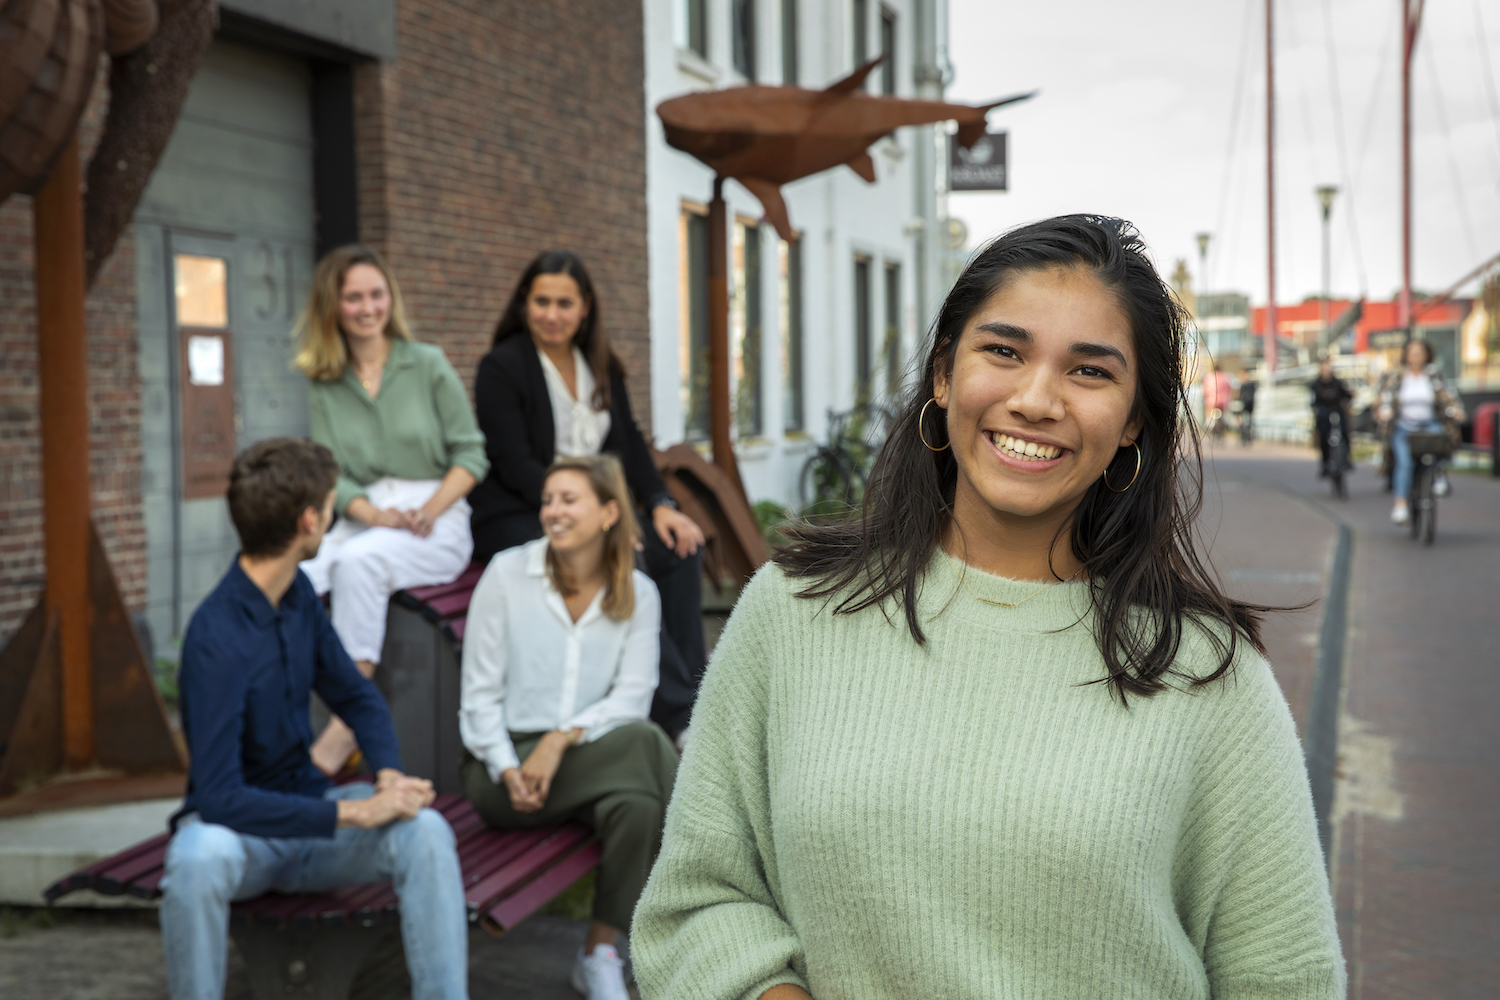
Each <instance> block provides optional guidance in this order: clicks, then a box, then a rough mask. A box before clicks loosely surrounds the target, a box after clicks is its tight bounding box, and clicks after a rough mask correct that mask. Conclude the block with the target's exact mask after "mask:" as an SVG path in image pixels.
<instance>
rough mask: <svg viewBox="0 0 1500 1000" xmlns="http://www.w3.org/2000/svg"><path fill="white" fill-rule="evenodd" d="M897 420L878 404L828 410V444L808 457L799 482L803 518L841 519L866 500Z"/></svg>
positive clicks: (863, 404)
mask: <svg viewBox="0 0 1500 1000" xmlns="http://www.w3.org/2000/svg"><path fill="white" fill-rule="evenodd" d="M894 421H895V416H894V414H892V412H891V411H890V410H888V409H886V408H885V407H883V406H881V405H879V404H878V403H861V404H859V405H858V406H856V407H854V409H852V410H849V411H848V412H845V413H836V412H834V411H833V410H831V409H830V410H829V411H828V443H827V444H823V445H819V446H818V449H817V451H814V452H813V453H812V454H811V455H810V456H808V459H807V461H806V462H805V463H803V466H802V474H801V476H800V477H799V478H798V482H797V492H798V500H799V501H800V502H801V504H802V513H803V516H805V517H841V516H843V515H845V514H847V513H849V512H850V511H852V510H854V509H855V508H857V507H858V506H859V505H860V503H861V502H863V501H864V497H865V482H866V481H867V480H868V479H869V476H870V470H871V468H873V467H874V465H875V456H876V455H877V454H879V453H880V446H881V445H882V444H884V443H885V437H886V434H887V433H888V432H889V431H890V427H891V424H892V423H893V422H894Z"/></svg>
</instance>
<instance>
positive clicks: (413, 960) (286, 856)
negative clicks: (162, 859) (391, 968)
mask: <svg viewBox="0 0 1500 1000" xmlns="http://www.w3.org/2000/svg"><path fill="white" fill-rule="evenodd" d="M374 792H375V789H374V788H373V786H371V785H368V784H362V783H361V784H352V785H344V786H343V787H340V788H334V789H330V790H329V792H328V795H327V797H328V798H330V799H363V798H368V797H369V796H371V795H373V794H374ZM387 878H388V879H391V880H392V881H393V882H394V883H395V888H396V895H397V896H399V897H400V899H401V937H402V939H403V941H404V942H405V944H406V963H407V967H408V968H409V970H410V972H411V981H412V997H413V1000H464V998H466V997H467V996H468V980H469V961H468V949H469V927H468V915H467V911H466V908H465V905H464V889H463V877H462V876H461V875H460V874H459V870H458V854H457V853H456V851H455V849H454V840H453V830H452V829H451V828H450V827H449V826H448V821H447V820H445V819H443V817H442V814H441V813H438V812H436V811H434V810H432V809H423V810H422V812H421V813H419V814H418V815H417V817H416V819H411V820H399V821H397V822H394V823H389V824H387V825H386V826H383V827H379V828H378V829H374V830H358V829H354V828H352V827H345V828H342V829H340V830H338V831H337V832H336V833H335V834H334V836H333V839H331V840H323V839H321V838H316V837H298V838H268V837H252V836H249V835H247V834H243V833H236V832H235V831H233V830H231V829H229V828H228V827H226V826H218V825H216V824H214V823H205V822H203V821H202V820H201V819H199V817H198V815H197V814H196V813H193V814H190V815H188V816H185V817H183V819H182V821H181V822H180V823H179V824H178V826H177V833H176V834H175V835H173V837H172V842H171V844H170V845H169V846H168V847H167V860H166V874H165V876H164V877H163V879H162V883H161V888H162V903H161V930H162V943H163V945H164V946H165V949H166V957H167V988H168V992H169V993H170V994H171V996H172V1000H221V998H222V997H223V996H224V978H225V962H226V955H227V953H228V950H229V904H230V903H231V902H233V901H234V900H242V899H253V898H255V897H256V896H259V895H261V894H263V893H267V892H273V891H274V892H282V893H304V892H306V893H314V892H326V891H328V890H330V889H334V888H337V887H338V886H344V885H355V884H359V883H364V882H378V881H381V880H382V879H387Z"/></svg>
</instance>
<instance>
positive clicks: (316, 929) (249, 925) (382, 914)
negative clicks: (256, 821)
mask: <svg viewBox="0 0 1500 1000" xmlns="http://www.w3.org/2000/svg"><path fill="white" fill-rule="evenodd" d="M433 808H435V809H437V810H438V811H439V812H441V813H442V814H443V816H444V817H446V818H447V820H448V823H449V825H451V826H452V827H453V833H454V835H455V837H456V838H457V840H458V863H459V868H460V869H461V871H462V872H463V880H464V902H465V903H466V905H467V907H468V911H469V921H470V923H474V924H478V925H479V926H481V927H483V928H484V929H485V930H487V931H489V932H490V933H492V934H495V935H496V936H498V935H501V934H504V933H505V932H506V931H508V930H510V929H511V928H512V927H514V926H515V925H516V924H518V923H520V922H521V921H522V920H523V919H525V918H526V917H527V916H530V915H531V914H532V913H535V912H536V911H537V910H539V909H541V907H543V906H545V905H546V904H547V903H548V902H549V901H551V900H552V899H553V898H554V897H556V896H557V895H558V894H559V893H561V892H562V891H563V890H564V889H566V888H568V887H569V886H570V885H572V884H573V883H574V882H576V881H578V879H580V878H582V877H583V876H584V875H586V874H588V873H589V872H590V871H593V870H594V869H595V868H596V867H598V865H599V845H598V843H597V842H596V841H594V840H593V834H592V833H591V832H590V831H589V829H588V828H587V827H585V826H581V825H579V824H576V823H570V824H567V825H564V826H560V827H550V828H546V829H539V830H516V831H506V832H501V831H497V830H492V829H490V828H489V827H487V826H486V825H485V824H484V821H483V820H481V819H480V818H479V816H478V814H476V813H475V812H474V807H473V806H471V805H469V803H468V801H467V800H465V799H463V798H461V797H459V796H457V795H444V796H440V797H439V798H438V800H437V801H436V802H435V803H433ZM167 841H168V835H167V834H165V833H164V834H162V835H161V836H159V837H153V838H152V839H151V840H148V841H145V842H144V843H140V844H137V845H136V846H135V847H132V848H130V849H129V850H126V851H123V852H121V853H120V854H117V855H115V856H114V857H112V858H108V859H106V860H104V861H101V862H99V863H98V864H95V865H91V866H90V867H88V868H85V869H83V870H82V871H78V872H74V873H73V874H72V875H69V876H67V877H65V878H63V879H60V880H59V881H57V882H56V883H54V884H53V885H51V886H49V887H48V889H47V891H46V892H45V893H44V896H45V897H46V900H47V902H48V903H49V904H50V903H54V902H56V901H57V900H59V899H61V898H62V897H64V896H66V895H68V893H70V892H76V891H77V890H79V889H93V890H94V891H96V892H100V893H103V894H105V895H107V896H133V897H135V898H136V899H145V900H152V899H157V898H159V897H160V896H161V888H160V885H161V878H162V864H163V862H164V860H165V858H166V853H167ZM398 912H399V904H398V902H397V900H396V893H395V890H394V889H393V888H392V887H391V884H390V883H389V882H374V883H371V884H369V885H355V886H348V887H346V888H342V889H337V890H335V891H333V892H329V893H323V894H320V895H307V896H282V895H279V894H276V893H268V894H266V895H264V896H260V897H258V898H256V899H252V900H247V901H246V902H243V903H235V904H234V908H233V910H232V911H231V915H230V922H229V927H230V935H231V936H232V937H233V938H234V940H235V943H236V944H238V945H239V947H240V951H241V953H242V954H243V955H244V956H245V965H246V968H247V970H248V971H249V974H250V983H251V988H252V989H253V990H254V993H255V996H256V997H257V998H258V1000H271V998H273V997H276V998H284V997H287V996H296V997H308V998H316V1000H344V998H345V997H347V996H348V995H349V986H350V984H351V983H352V982H353V981H354V976H355V974H356V973H357V972H358V971H359V967H360V965H361V964H362V963H363V961H364V959H365V956H366V955H367V954H368V953H369V950H370V948H371V947H373V946H374V944H375V943H376V941H377V940H379V938H380V937H381V935H382V934H383V933H384V932H385V931H386V930H387V929H389V928H391V927H393V926H395V925H396V920H397V914H398Z"/></svg>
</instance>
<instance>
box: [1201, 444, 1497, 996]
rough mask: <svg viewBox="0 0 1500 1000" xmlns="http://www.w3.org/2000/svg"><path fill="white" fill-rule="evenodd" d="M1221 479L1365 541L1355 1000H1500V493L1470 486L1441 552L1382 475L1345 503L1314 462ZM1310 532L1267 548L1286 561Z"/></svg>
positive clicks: (1351, 685)
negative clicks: (1394, 507)
mask: <svg viewBox="0 0 1500 1000" xmlns="http://www.w3.org/2000/svg"><path fill="white" fill-rule="evenodd" d="M1214 467H1215V471H1216V472H1217V475H1218V477H1219V478H1220V479H1221V480H1224V481H1225V482H1234V483H1236V484H1237V486H1236V487H1233V488H1231V489H1232V490H1233V489H1238V490H1239V491H1240V493H1244V492H1247V491H1248V492H1250V493H1254V494H1261V495H1264V496H1266V497H1267V498H1269V497H1271V496H1273V495H1274V494H1278V493H1279V494H1281V495H1282V496H1283V497H1285V498H1287V499H1294V500H1296V501H1297V502H1299V503H1301V504H1303V505H1304V506H1305V507H1306V508H1307V509H1308V510H1310V511H1317V512H1319V513H1320V514H1321V515H1322V516H1324V517H1326V518H1330V519H1333V520H1338V521H1342V522H1344V523H1347V524H1348V525H1349V526H1350V527H1351V528H1352V530H1353V533H1354V552H1353V564H1352V574H1351V581H1352V582H1351V589H1350V603H1349V615H1350V618H1349V634H1348V648H1347V657H1346V662H1345V669H1344V681H1345V689H1344V697H1343V706H1342V712H1341V714H1340V721H1339V729H1340V732H1339V766H1338V783H1337V793H1336V798H1335V802H1334V815H1333V820H1334V829H1333V844H1334V849H1333V851H1332V858H1331V864H1330V869H1331V871H1330V875H1331V878H1332V880H1333V887H1334V896H1335V901H1336V905H1337V908H1338V919H1339V929H1340V932H1341V935H1342V937H1343V943H1344V954H1345V957H1346V959H1347V961H1348V963H1349V996H1350V997H1351V1000H1383V998H1387V997H1390V998H1396V997H1423V998H1426V997H1443V998H1445V1000H1461V998H1471V997H1472V998H1479V997H1486V998H1492V997H1495V996H1500V856H1497V853H1496V850H1495V844H1496V836H1497V833H1500V741H1497V740H1496V738H1495V733H1496V731H1497V725H1496V721H1495V720H1496V719H1497V718H1500V684H1497V682H1496V672H1497V667H1500V479H1492V478H1489V476H1488V475H1474V474H1458V473H1455V474H1453V475H1452V476H1451V479H1452V482H1453V487H1454V493H1453V495H1452V496H1451V497H1449V498H1447V499H1445V500H1443V501H1442V502H1441V503H1440V505H1439V513H1438V523H1437V539H1436V542H1435V544H1434V545H1433V546H1432V547H1431V548H1426V547H1424V546H1422V545H1420V544H1419V543H1417V542H1415V541H1413V540H1412V539H1411V538H1410V537H1409V535H1408V533H1407V531H1406V529H1404V528H1398V527H1396V526H1394V525H1392V524H1391V523H1390V495H1389V494H1387V493H1385V492H1384V490H1383V484H1382V483H1381V482H1380V481H1379V479H1378V478H1377V476H1376V475H1375V474H1374V473H1373V472H1372V471H1371V470H1370V469H1369V468H1367V467H1366V468H1361V469H1360V470H1358V472H1356V474H1355V475H1354V476H1353V477H1352V479H1351V481H1350V495H1349V499H1348V500H1347V501H1344V502H1340V501H1337V500H1334V499H1333V498H1332V497H1331V495H1330V491H1329V490H1328V487H1327V485H1326V483H1325V482H1324V481H1322V480H1319V479H1318V478H1317V476H1316V471H1315V464H1314V460H1313V458H1312V452H1310V451H1309V452H1302V451H1295V450H1290V449H1286V448H1276V447H1265V448H1262V447H1260V446H1257V447H1256V448H1255V449H1253V450H1251V451H1250V452H1249V453H1248V454H1244V453H1234V452H1231V451H1229V450H1227V449H1225V450H1221V451H1220V452H1219V453H1218V456H1217V458H1216V461H1215V463H1214ZM1234 495H1235V494H1234V493H1233V492H1229V493H1226V494H1225V497H1226V499H1227V498H1228V497H1230V496H1234ZM1268 502H1269V501H1268ZM1300 530H1301V529H1300V527H1298V526H1297V525H1295V524H1293V525H1289V526H1288V532H1287V535H1286V536H1280V535H1277V534H1275V533H1270V534H1263V535H1261V538H1262V541H1263V544H1264V547H1265V548H1266V549H1267V550H1281V549H1283V548H1286V547H1288V546H1289V545H1294V544H1295V543H1292V542H1290V538H1291V537H1292V536H1294V535H1295V534H1296V533H1297V532H1298V531H1300ZM1227 534H1228V535H1231V536H1232V535H1235V534H1237V532H1232V531H1231V532H1227ZM1234 544H1243V540H1242V539H1236V540H1235V542H1234ZM1286 628H1287V626H1286V625H1285V624H1275V625H1273V629H1272V631H1273V632H1276V631H1285V630H1286ZM1287 646H1295V641H1291V642H1288V643H1286V644H1285V645H1284V647H1283V648H1286V647H1287ZM1279 668H1280V664H1278V673H1280V672H1281V671H1280V669H1279ZM1283 684H1284V685H1286V686H1287V687H1288V695H1289V697H1290V698H1291V699H1292V701H1293V705H1294V707H1295V706H1296V705H1297V695H1296V690H1297V689H1296V686H1295V684H1290V685H1287V682H1286V679H1285V678H1283Z"/></svg>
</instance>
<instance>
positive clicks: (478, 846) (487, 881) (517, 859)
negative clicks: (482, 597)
mask: <svg viewBox="0 0 1500 1000" xmlns="http://www.w3.org/2000/svg"><path fill="white" fill-rule="evenodd" d="M482 572H483V567H480V566H470V567H469V568H468V569H467V570H465V571H464V572H463V574H462V575H460V576H459V578H458V579H457V580H455V581H453V582H452V583H449V584H442V585H440V586H436V587H419V588H414V589H412V590H405V591H401V592H399V593H397V594H396V595H395V596H393V597H392V598H391V604H390V612H389V617H388V619H387V626H386V645H385V650H384V651H383V653H382V656H381V665H380V670H378V671H377V672H376V674H375V678H376V681H377V682H378V683H379V686H380V688H381V690H382V692H383V693H384V694H385V696H386V700H387V702H388V703H389V705H390V708H391V718H392V721H393V722H394V723H395V726H396V735H397V737H398V739H399V740H400V741H401V757H402V764H403V766H404V767H405V769H406V770H407V771H408V772H409V773H411V774H419V775H422V776H424V777H429V776H430V777H431V778H432V780H433V782H434V784H435V785H436V786H437V789H438V791H439V793H440V794H439V796H438V798H437V801H436V802H434V803H433V808H435V809H437V810H438V811H439V812H441V813H442V814H443V816H444V817H445V818H446V819H447V820H448V823H449V825H450V826H452V827H453V833H454V835H455V837H456V838H457V841H458V863H459V868H460V870H461V871H462V872H463V880H464V900H465V902H466V904H467V906H468V911H469V921H470V923H473V924H477V925H479V926H481V927H483V928H484V929H485V930H487V931H489V932H490V933H491V934H494V935H496V936H499V935H501V934H504V933H505V932H506V931H508V930H510V929H511V928H512V927H514V926H515V925H516V924H518V923H520V922H521V920H523V919H525V918H526V917H527V916H529V915H531V914H532V913H535V912H536V911H537V910H539V909H541V908H542V907H543V906H545V905H546V904H547V903H548V902H550V901H551V900H552V899H554V898H555V897H556V896H557V895H558V894H560V893H561V892H562V891H563V890H564V889H567V888H568V887H569V886H571V885H572V884H573V883H574V882H576V881H578V880H579V879H580V878H582V877H583V876H584V875H586V874H588V873H589V872H591V871H593V870H594V869H595V868H597V867H598V866H599V855H600V849H599V845H598V843H597V842H596V841H594V839H593V833H592V832H591V831H590V830H589V829H588V828H587V827H585V826H582V825H580V824H577V823H569V824H565V825H563V826H558V827H548V828H544V829H537V830H524V831H522V830H514V831H504V832H502V831H498V830H492V829H490V828H489V827H487V826H486V825H485V823H484V821H483V820H481V819H480V818H479V815H478V814H477V813H475V812H474V807H473V806H471V805H470V804H469V803H468V801H467V800H466V799H464V798H463V797H462V796H461V795H457V794H453V793H454V792H457V791H458V790H459V781H458V762H459V758H460V755H461V753H462V744H461V743H460V742H459V739H458V662H459V648H460V645H461V643H462V641H463V634H464V622H465V620H466V618H467V615H468V611H469V597H470V595H472V594H473V592H474V586H475V584H477V583H478V582H479V576H480V574H481V573H482ZM443 793H446V794H443ZM168 839H169V837H168V835H167V834H165V833H164V834H162V835H161V836H159V837H154V838H152V839H151V840H147V841H145V842H144V843H140V844H137V845H136V846H134V847H132V848H130V849H128V850H126V851H123V852H121V853H120V854H117V855H115V856H114V857H112V858H106V859H105V860H103V861H100V862H99V863H98V864H95V865H91V866H90V867H88V868H85V869H83V870H82V871H78V872H74V873H73V874H72V875H69V876H67V877H66V878H63V879H60V880H59V881H57V882H56V883H54V884H53V885H51V886H49V887H48V889H47V891H46V892H45V893H44V896H45V897H46V900H47V902H48V903H49V904H50V903H53V902H56V901H57V900H59V899H61V898H62V897H63V896H66V895H67V894H68V893H70V892H75V891H77V890H79V889H93V890H95V891H96V892H100V893H103V894H104V895H107V896H133V897H135V898H137V899H145V900H152V899H157V898H158V897H160V895H161V889H160V884H161V878H162V864H163V861H164V860H165V858H166V853H167V841H168ZM398 912H399V910H398V903H397V900H396V893H395V890H394V889H393V888H392V887H391V884H390V883H389V882H376V883H371V884H369V885H356V886H348V887H346V888H342V889H337V890H335V891H333V892H329V893H323V894H321V895H304V896H282V895H279V894H277V893H268V894H267V895H264V896H260V897H258V898H256V899H251V900H247V901H245V902H243V903H235V904H234V907H233V910H232V911H231V914H230V922H229V927H230V935H231V936H232V937H233V938H234V940H235V943H236V944H238V945H239V947H240V952H241V953H242V954H243V955H244V957H245V965H246V968H247V970H248V971H249V974H250V984H251V988H252V990H253V991H254V993H255V996H256V997H257V1000H272V998H278V1000H284V998H285V997H288V996H293V997H302V998H314V1000H345V998H346V997H347V996H348V995H349V987H350V984H352V983H353V981H354V976H355V974H356V973H358V971H359V968H360V965H361V964H362V963H363V962H364V959H365V957H366V955H368V953H369V951H370V949H371V948H372V947H373V946H374V945H375V943H376V941H378V940H379V938H380V936H381V935H382V934H383V933H384V932H385V931H386V930H387V929H389V928H391V927H393V926H395V924H396V917H397V914H398Z"/></svg>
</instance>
